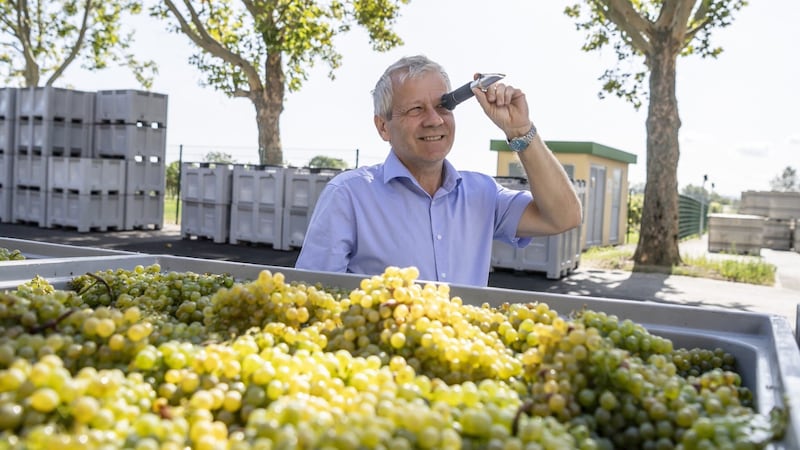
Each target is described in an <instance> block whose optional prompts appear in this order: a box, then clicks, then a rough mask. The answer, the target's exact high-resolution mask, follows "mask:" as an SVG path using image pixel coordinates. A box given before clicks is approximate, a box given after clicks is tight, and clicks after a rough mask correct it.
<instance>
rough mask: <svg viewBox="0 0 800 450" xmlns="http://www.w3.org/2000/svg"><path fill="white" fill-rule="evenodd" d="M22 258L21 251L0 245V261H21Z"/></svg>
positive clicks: (23, 257) (23, 256)
mask: <svg viewBox="0 0 800 450" xmlns="http://www.w3.org/2000/svg"><path fill="white" fill-rule="evenodd" d="M24 259H25V255H23V254H22V252H21V251H19V250H16V249H15V250H10V249H7V248H5V247H0V261H22V260H24Z"/></svg>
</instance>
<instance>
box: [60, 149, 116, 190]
mask: <svg viewBox="0 0 800 450" xmlns="http://www.w3.org/2000/svg"><path fill="white" fill-rule="evenodd" d="M126 168H127V166H126V163H125V161H123V160H120V159H102V158H74V157H68V156H51V157H49V161H48V162H47V174H48V189H49V190H57V189H58V190H68V191H74V192H76V193H78V194H97V193H118V194H121V193H123V192H124V190H125V171H126Z"/></svg>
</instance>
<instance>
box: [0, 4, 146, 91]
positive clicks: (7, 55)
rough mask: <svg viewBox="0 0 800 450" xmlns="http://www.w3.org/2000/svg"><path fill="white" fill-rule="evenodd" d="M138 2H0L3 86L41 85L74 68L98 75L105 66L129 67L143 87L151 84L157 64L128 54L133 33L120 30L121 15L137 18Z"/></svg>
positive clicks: (140, 8) (0, 48)
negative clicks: (96, 72)
mask: <svg viewBox="0 0 800 450" xmlns="http://www.w3.org/2000/svg"><path fill="white" fill-rule="evenodd" d="M141 10H142V5H141V3H140V0H65V1H48V0H34V1H30V2H29V1H26V0H3V1H0V63H2V64H0V67H3V68H4V69H5V72H6V73H4V74H0V76H2V77H3V78H4V82H5V83H6V84H11V83H12V82H19V81H21V83H20V84H21V85H22V86H24V87H36V86H39V85H40V84H41V81H42V79H46V81H45V82H44V85H45V86H52V85H53V83H54V82H55V81H56V80H57V79H58V78H59V77H60V76H61V75H63V74H64V72H65V71H66V70H67V68H69V66H70V65H72V63H74V62H76V61H80V62H81V67H83V68H84V69H87V70H100V69H104V68H106V67H108V65H109V63H118V64H120V65H124V66H127V67H128V68H129V69H130V70H131V71H132V72H133V75H134V76H135V77H136V80H137V81H138V82H139V83H140V84H141V85H142V86H143V87H145V88H150V87H151V86H152V84H153V76H154V75H155V74H156V73H157V71H158V70H157V68H156V65H155V62H153V61H138V60H137V59H136V57H135V56H134V55H133V54H132V53H130V52H129V49H130V45H131V43H132V42H133V32H130V33H125V32H123V30H122V27H121V18H122V16H123V15H124V14H138V13H140V12H141Z"/></svg>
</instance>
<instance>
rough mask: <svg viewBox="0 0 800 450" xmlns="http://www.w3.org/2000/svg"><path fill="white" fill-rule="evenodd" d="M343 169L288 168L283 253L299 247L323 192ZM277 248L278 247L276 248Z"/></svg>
mask: <svg viewBox="0 0 800 450" xmlns="http://www.w3.org/2000/svg"><path fill="white" fill-rule="evenodd" d="M340 172H341V170H340V169H313V168H287V169H286V175H285V191H284V208H283V225H282V226H283V231H282V232H283V238H282V240H281V241H282V242H281V244H282V247H281V248H280V250H290V249H292V248H300V247H301V246H302V245H303V239H305V237H306V231H307V230H308V222H309V221H310V220H311V213H312V212H313V211H314V206H316V204H317V200H318V199H319V196H320V194H321V193H322V189H323V188H324V187H325V185H326V184H328V181H330V180H331V179H332V178H333V177H334V176H336V175H337V174H338V173H340ZM276 248H278V247H276Z"/></svg>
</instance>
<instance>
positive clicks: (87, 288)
mask: <svg viewBox="0 0 800 450" xmlns="http://www.w3.org/2000/svg"><path fill="white" fill-rule="evenodd" d="M86 276H88V277H90V278H94V279H95V282H94V283H92V284H90V285H88V286H86V287H84V288H83V289H81V291H80V292H78V295H83V294H85V293H86V291H88V290H89V289H91V288H93V287H94V286H95V285H96V284H97V282H98V281H99V282H101V283H103V285H105V287H106V290H107V291H108V297H109V298H110V299H111V305H112V306H113V305H114V303H116V301H117V298H116V297H115V296H114V290H113V289H111V285H110V284H108V281H106V280H104V279H103V277H101V276H99V275H96V274H93V273H90V272H86Z"/></svg>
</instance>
